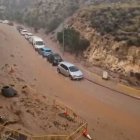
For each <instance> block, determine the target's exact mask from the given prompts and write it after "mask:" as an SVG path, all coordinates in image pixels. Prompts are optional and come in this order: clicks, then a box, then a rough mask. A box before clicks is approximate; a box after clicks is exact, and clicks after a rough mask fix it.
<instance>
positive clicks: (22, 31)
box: [20, 30, 28, 36]
mask: <svg viewBox="0 0 140 140" xmlns="http://www.w3.org/2000/svg"><path fill="white" fill-rule="evenodd" d="M27 32H28V31H27V30H21V31H20V33H21V35H23V36H25V35H26V33H27Z"/></svg>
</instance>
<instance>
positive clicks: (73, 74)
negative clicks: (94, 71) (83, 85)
mask: <svg viewBox="0 0 140 140" xmlns="http://www.w3.org/2000/svg"><path fill="white" fill-rule="evenodd" d="M57 71H58V73H62V74H63V75H65V76H69V77H70V78H71V80H74V79H79V80H80V79H83V73H82V72H81V71H80V70H79V69H78V68H77V67H76V66H75V65H73V64H71V63H69V62H64V61H63V62H60V63H59V65H58V67H57Z"/></svg>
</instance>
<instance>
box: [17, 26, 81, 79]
mask: <svg viewBox="0 0 140 140" xmlns="http://www.w3.org/2000/svg"><path fill="white" fill-rule="evenodd" d="M17 30H18V31H19V33H20V34H21V35H22V36H24V37H25V39H26V40H28V41H29V43H31V44H32V45H33V48H34V49H35V50H36V51H37V52H38V53H39V54H40V55H42V56H43V57H44V58H46V59H47V60H48V62H50V63H51V64H52V65H53V66H57V71H58V73H61V74H63V75H65V76H67V77H70V79H71V80H80V79H83V73H82V71H81V70H79V69H78V68H77V67H76V66H75V65H74V64H71V63H69V62H66V61H64V60H63V58H62V57H61V56H60V55H59V54H58V53H55V52H53V51H52V49H51V48H48V47H47V46H46V44H45V43H44V41H43V39H42V38H40V37H38V36H35V35H33V34H32V33H30V32H28V31H27V30H25V29H24V28H23V27H22V26H17Z"/></svg>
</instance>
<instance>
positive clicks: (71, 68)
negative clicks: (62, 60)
mask: <svg viewBox="0 0 140 140" xmlns="http://www.w3.org/2000/svg"><path fill="white" fill-rule="evenodd" d="M69 70H70V71H71V72H76V71H79V69H78V68H77V67H75V66H71V67H69Z"/></svg>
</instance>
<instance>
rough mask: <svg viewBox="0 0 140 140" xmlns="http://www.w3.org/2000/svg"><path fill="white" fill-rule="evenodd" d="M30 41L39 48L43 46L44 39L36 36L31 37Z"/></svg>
mask: <svg viewBox="0 0 140 140" xmlns="http://www.w3.org/2000/svg"><path fill="white" fill-rule="evenodd" d="M32 43H33V46H34V48H35V49H40V48H44V47H45V43H44V41H43V40H42V39H41V38H40V37H37V36H33V37H32Z"/></svg>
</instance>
